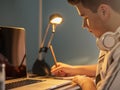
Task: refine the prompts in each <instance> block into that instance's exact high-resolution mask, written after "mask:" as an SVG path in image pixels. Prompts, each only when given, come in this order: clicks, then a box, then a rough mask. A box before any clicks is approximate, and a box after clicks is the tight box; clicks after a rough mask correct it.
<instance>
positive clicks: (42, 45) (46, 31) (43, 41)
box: [40, 23, 50, 48]
mask: <svg viewBox="0 0 120 90" xmlns="http://www.w3.org/2000/svg"><path fill="white" fill-rule="evenodd" d="M49 27H50V23H48V26H47V28H46V30H45V34H44V37H43V39H42V42H41V45H40V48H42V47H44V43H45V40H46V37H47V34H48V30H49Z"/></svg>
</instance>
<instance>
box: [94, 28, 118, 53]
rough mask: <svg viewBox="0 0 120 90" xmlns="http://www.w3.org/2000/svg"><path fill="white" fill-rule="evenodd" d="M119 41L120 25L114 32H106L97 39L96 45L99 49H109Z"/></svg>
mask: <svg viewBox="0 0 120 90" xmlns="http://www.w3.org/2000/svg"><path fill="white" fill-rule="evenodd" d="M119 41H120V27H119V28H118V29H117V30H116V31H115V32H106V33H104V34H103V35H102V36H101V37H100V38H98V39H97V41H96V43H97V46H98V47H99V48H100V49H101V50H105V51H109V50H111V49H112V48H113V47H114V46H115V45H116V44H117V43H118V42H119Z"/></svg>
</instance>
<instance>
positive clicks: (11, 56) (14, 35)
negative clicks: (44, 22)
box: [0, 27, 76, 90]
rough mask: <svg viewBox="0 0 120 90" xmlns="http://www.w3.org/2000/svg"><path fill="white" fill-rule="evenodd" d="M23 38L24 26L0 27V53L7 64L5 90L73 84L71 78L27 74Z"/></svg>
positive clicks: (42, 89) (48, 89) (43, 89)
mask: <svg viewBox="0 0 120 90" xmlns="http://www.w3.org/2000/svg"><path fill="white" fill-rule="evenodd" d="M25 39H26V34H25V29H24V28H20V27H0V53H2V54H3V55H4V57H5V58H4V59H5V62H6V63H7V65H8V66H7V67H6V69H7V70H6V81H5V83H6V90H8V89H9V90H53V89H54V90H55V89H56V90H57V89H58V88H61V87H66V86H67V87H66V88H68V87H73V86H74V85H73V84H71V80H60V79H55V78H54V77H51V76H37V77H36V76H35V77H34V75H31V74H30V75H29V74H27V68H26V66H27V63H26V61H27V60H26V41H25ZM9 65H10V66H9ZM9 69H10V70H9ZM29 76H31V77H29ZM71 85H72V86H71ZM74 90H76V89H74Z"/></svg>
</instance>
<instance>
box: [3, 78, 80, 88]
mask: <svg viewBox="0 0 120 90" xmlns="http://www.w3.org/2000/svg"><path fill="white" fill-rule="evenodd" d="M25 79H34V80H43V82H38V83H34V84H30V85H25V86H21V87H18V88H13V89H11V90H53V89H54V90H80V87H79V86H78V85H76V84H75V83H73V82H72V81H71V80H60V79H55V78H53V77H35V78H21V79H14V80H7V81H6V82H5V83H6V84H7V83H11V82H16V81H18V80H25Z"/></svg>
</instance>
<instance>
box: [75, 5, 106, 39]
mask: <svg viewBox="0 0 120 90" xmlns="http://www.w3.org/2000/svg"><path fill="white" fill-rule="evenodd" d="M76 9H77V11H78V13H79V15H80V16H81V17H82V18H83V19H84V21H83V27H85V28H87V29H88V31H89V32H91V33H92V34H93V35H94V36H95V37H97V38H99V37H100V36H101V35H102V34H103V33H104V32H105V27H104V20H102V19H101V17H100V15H99V14H98V12H96V13H93V12H92V11H91V10H90V9H87V8H85V7H84V6H83V5H82V4H81V3H79V4H77V5H76Z"/></svg>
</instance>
